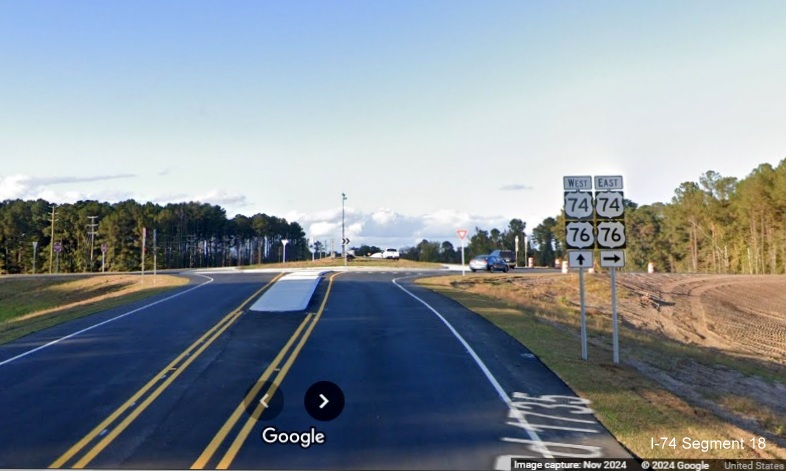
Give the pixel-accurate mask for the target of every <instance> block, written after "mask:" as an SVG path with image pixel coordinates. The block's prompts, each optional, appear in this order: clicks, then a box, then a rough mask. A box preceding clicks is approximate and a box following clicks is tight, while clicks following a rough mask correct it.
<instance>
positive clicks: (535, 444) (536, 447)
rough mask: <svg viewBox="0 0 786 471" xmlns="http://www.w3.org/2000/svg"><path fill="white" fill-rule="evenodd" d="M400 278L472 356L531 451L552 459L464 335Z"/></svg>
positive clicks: (548, 451) (395, 281) (405, 290)
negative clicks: (523, 435)
mask: <svg viewBox="0 0 786 471" xmlns="http://www.w3.org/2000/svg"><path fill="white" fill-rule="evenodd" d="M416 276H417V275H416ZM405 278H408V277H405ZM401 279H404V278H394V279H393V284H394V285H396V286H398V287H399V288H401V289H402V290H403V291H404V292H405V293H407V294H408V295H410V296H412V297H413V298H415V299H417V300H418V301H420V303H421V304H423V305H424V306H426V307H427V308H428V309H429V310H430V311H431V312H433V313H434V314H435V315H436V316H437V317H439V319H440V320H441V321H442V322H443V323H444V324H445V325H446V326H447V327H448V329H450V331H451V332H452V333H453V335H454V336H455V337H456V338H457V339H458V341H459V342H461V344H462V345H463V346H464V348H465V349H466V350H467V353H469V355H470V356H471V357H472V359H473V360H475V363H476V364H477V365H478V367H479V368H480V370H481V371H482V372H483V374H484V375H486V379H488V380H489V382H490V383H491V385H492V386H493V387H494V389H495V390H496V391H497V394H498V395H499V397H500V398H501V399H502V401H503V402H504V403H505V405H506V406H508V409H509V411H508V413H509V417H510V418H515V419H516V420H517V421H518V422H519V424H520V425H521V428H522V429H524V430H525V431H526V432H527V435H528V436H529V438H530V440H531V442H530V443H531V444H532V451H535V452H537V453H540V454H541V455H543V457H544V458H546V459H553V458H554V455H552V453H551V451H550V450H549V448H548V446H547V445H546V444H544V443H543V440H541V439H540V436H538V434H537V432H535V431H534V430H533V426H532V425H531V424H530V423H529V422H528V421H527V418H526V417H524V415H523V414H522V413H521V411H519V409H518V408H516V407H515V406H514V404H513V401H512V400H511V399H510V396H508V394H507V393H506V392H505V390H504V389H502V386H501V385H500V384H499V381H497V378H495V377H494V375H493V374H492V373H491V371H489V369H488V367H486V364H485V363H483V360H481V359H480V357H479V356H478V354H477V353H475V350H473V349H472V347H470V346H469V344H468V343H467V341H466V340H464V337H462V336H461V334H459V333H458V331H457V330H456V329H454V328H453V326H452V325H450V322H448V321H447V319H445V318H444V317H443V316H442V314H440V313H439V312H438V311H437V310H436V309H434V308H433V307H431V305H429V303H427V302H426V301H423V300H422V299H420V298H419V297H417V296H415V295H414V294H413V293H412V292H410V291H409V290H408V289H406V288H404V287H403V286H401V285H400V284H398V283H397V281H398V280H401Z"/></svg>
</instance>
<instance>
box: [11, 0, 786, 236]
mask: <svg viewBox="0 0 786 471" xmlns="http://www.w3.org/2000/svg"><path fill="white" fill-rule="evenodd" d="M784 24H786V2H783V1H780V0H777V1H753V2H739V1H719V0H713V1H698V0H697V1H688V2H686V1H684V0H679V1H669V0H662V1H657V2H652V1H625V2H623V1H581V2H580V1H534V0H532V1H527V0H515V1H495V0H490V1H483V2H479V1H463V0H445V1H441V0H440V1H437V0H431V1H430V0H416V1H408V0H395V1H394V0H390V1H382V0H372V1H369V0H362V1H335V0H315V1H309V0H302V1H296V2H292V1H283V0H282V1H273V0H254V1H232V0H227V1H221V2H216V1H195V0H188V1H166V0H164V1H161V0H156V1H140V0H134V1H111V2H107V1H103V0H83V1H61V0H55V1H38V0H0V64H2V66H0V200H5V199H14V198H22V199H33V198H39V197H41V198H45V199H47V200H49V201H52V202H56V203H71V202H75V201H78V200H81V199H95V200H100V201H108V202H117V201H122V200H126V199H130V198H133V199H135V200H137V201H142V202H146V201H152V202H155V203H159V204H166V203H169V202H180V201H201V202H207V203H211V204H217V205H220V206H222V207H224V208H226V210H227V215H228V216H229V217H232V216H234V215H235V214H245V215H249V216H250V215H253V214H256V213H267V214H272V215H275V216H278V217H285V218H287V220H289V221H297V222H299V223H300V224H301V225H302V226H303V227H304V229H305V230H306V233H307V236H309V237H315V238H316V239H319V240H326V241H328V240H330V239H335V240H336V241H338V240H340V238H341V212H342V196H341V194H342V193H345V194H346V196H347V199H346V201H345V202H344V205H345V207H344V210H345V225H346V228H347V236H348V237H349V238H350V239H351V240H352V242H351V245H359V244H363V243H366V244H369V245H378V246H382V247H384V246H388V245H390V246H393V247H404V246H408V245H414V244H415V243H416V242H417V241H419V240H420V239H423V238H426V239H429V240H437V241H442V240H450V241H452V242H453V243H454V244H456V245H457V244H458V237H457V236H456V230H457V229H469V230H470V234H471V233H473V232H474V228H475V227H479V228H481V229H486V230H489V229H491V228H494V227H496V228H499V229H504V228H505V227H506V226H507V223H508V221H510V219H512V218H519V219H522V220H524V221H525V222H526V223H527V228H528V230H531V229H532V228H534V227H535V226H537V225H538V224H539V223H540V222H541V221H542V220H543V219H544V218H546V217H550V216H552V217H553V216H556V215H557V214H559V212H560V210H561V209H562V205H563V195H562V192H563V188H562V181H563V180H562V177H563V176H568V175H621V176H623V178H624V188H625V196H626V198H629V199H631V200H633V201H634V202H636V203H638V204H651V203H655V202H669V201H670V200H671V197H672V196H673V194H674V189H675V188H677V187H678V186H679V184H680V183H682V182H684V181H697V180H698V178H699V176H700V175H701V174H703V173H704V172H706V171H708V170H714V171H716V172H719V173H720V174H722V175H723V176H733V177H738V178H744V177H745V176H746V175H747V174H749V173H750V172H751V171H752V170H753V169H754V168H755V167H757V166H758V165H759V164H762V163H771V164H773V165H775V164H777V163H778V162H780V161H781V160H782V159H783V158H784V157H786V132H784V129H786V106H785V105H786V86H784V84H786V28H783V25H784ZM337 243H338V242H337Z"/></svg>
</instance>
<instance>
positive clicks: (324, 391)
mask: <svg viewBox="0 0 786 471" xmlns="http://www.w3.org/2000/svg"><path fill="white" fill-rule="evenodd" d="M303 405H304V406H305V407H306V412H308V415H310V416H311V417H313V418H315V419H316V420H320V421H322V422H327V421H329V420H333V419H335V418H336V417H338V416H339V415H340V414H341V412H342V411H343V410H344V392H343V391H341V388H339V387H338V386H337V385H336V384H335V383H331V382H330V381H319V382H317V383H314V384H312V385H311V387H310V388H308V391H306V395H305V397H304V398H303Z"/></svg>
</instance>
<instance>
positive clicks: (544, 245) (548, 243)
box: [532, 217, 557, 266]
mask: <svg viewBox="0 0 786 471" xmlns="http://www.w3.org/2000/svg"><path fill="white" fill-rule="evenodd" d="M556 227H557V221H556V219H554V218H552V217H549V218H546V219H544V220H543V222H542V223H540V225H538V227H536V228H535V229H534V230H533V231H532V238H533V244H534V245H535V250H536V259H537V263H538V265H540V266H554V262H555V260H556V249H557V239H556V236H555V234H554V231H555V229H556Z"/></svg>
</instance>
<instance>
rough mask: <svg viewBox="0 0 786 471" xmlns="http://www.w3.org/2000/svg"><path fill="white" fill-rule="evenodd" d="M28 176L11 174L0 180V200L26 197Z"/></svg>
mask: <svg viewBox="0 0 786 471" xmlns="http://www.w3.org/2000/svg"><path fill="white" fill-rule="evenodd" d="M29 181H30V178H29V177H26V176H24V175H11V176H10V177H5V178H3V180H2V181H0V201H4V200H13V199H17V198H22V199H26V198H27V197H28V191H29V185H30V183H29Z"/></svg>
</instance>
